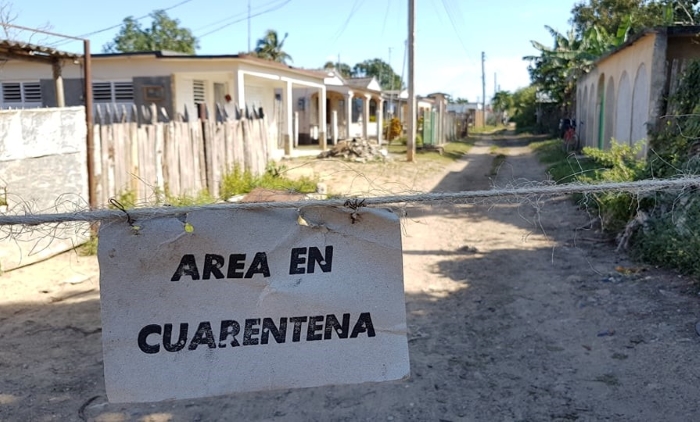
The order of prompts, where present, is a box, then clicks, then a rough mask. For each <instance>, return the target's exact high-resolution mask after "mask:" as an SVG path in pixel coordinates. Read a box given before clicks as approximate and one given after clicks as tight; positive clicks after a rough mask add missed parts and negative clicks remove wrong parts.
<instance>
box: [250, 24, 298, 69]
mask: <svg viewBox="0 0 700 422" xmlns="http://www.w3.org/2000/svg"><path fill="white" fill-rule="evenodd" d="M288 35H289V34H286V33H285V34H284V38H282V39H281V40H280V37H279V35H278V34H277V31H275V30H273V29H268V30H267V31H265V35H264V36H263V37H262V38H260V39H259V40H258V42H257V44H256V47H255V55H256V56H258V57H260V58H261V59H266V60H272V61H274V62H279V63H287V61H290V62H291V61H294V60H292V56H290V55H289V54H287V53H286V52H285V51H284V50H283V48H284V42H285V41H286V40H287V36H288Z"/></svg>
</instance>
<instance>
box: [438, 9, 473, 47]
mask: <svg viewBox="0 0 700 422" xmlns="http://www.w3.org/2000/svg"><path fill="white" fill-rule="evenodd" d="M442 7H443V8H444V9H445V13H447V17H448V18H449V19H450V24H451V25H452V29H454V31H455V35H457V39H458V40H459V43H460V44H462V48H463V49H464V52H465V53H467V54H469V49H468V48H467V44H466V43H465V42H464V40H463V39H462V36H461V35H460V34H459V31H458V30H457V25H456V24H455V16H459V17H460V18H461V15H460V14H459V10H457V11H454V10H452V9H451V6H450V5H449V3H448V2H447V0H442ZM455 12H456V13H455Z"/></svg>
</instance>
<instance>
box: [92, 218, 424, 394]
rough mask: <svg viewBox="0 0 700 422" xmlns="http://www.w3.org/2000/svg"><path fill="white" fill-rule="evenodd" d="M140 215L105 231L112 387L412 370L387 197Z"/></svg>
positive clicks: (219, 385)
mask: <svg viewBox="0 0 700 422" xmlns="http://www.w3.org/2000/svg"><path fill="white" fill-rule="evenodd" d="M300 215H302V216H303V218H299V216H300ZM134 226H135V227H131V226H130V225H129V224H127V222H126V221H114V222H110V223H106V224H103V225H102V227H101V229H100V233H99V238H100V242H99V251H98V259H99V263H100V288H101V301H102V340H103V349H104V367H105V384H106V389H107V397H108V399H109V401H111V402H117V403H121V402H145V401H160V400H168V399H185V398H195V397H206V396H215V395H223V394H230V393H236V392H244V391H261V390H271V389H279V388H297V387H313V386H323V385H332V384H353V383H362V382H380V381H390V380H398V379H403V378H406V377H408V375H409V372H410V369H409V361H408V342H407V338H406V311H405V301H404V290H403V266H402V251H401V229H400V224H399V220H398V218H397V217H396V215H394V214H393V213H392V212H391V211H388V210H383V209H367V208H362V209H360V210H359V218H351V215H350V210H348V209H338V208H329V207H324V208H308V209H303V210H301V211H298V210H292V209H276V210H271V209H268V210H256V211H240V210H239V211H219V210H216V211H212V210H206V211H198V212H193V213H190V214H189V215H187V217H184V216H183V217H181V218H176V217H159V218H153V219H148V220H139V221H136V222H135V223H134Z"/></svg>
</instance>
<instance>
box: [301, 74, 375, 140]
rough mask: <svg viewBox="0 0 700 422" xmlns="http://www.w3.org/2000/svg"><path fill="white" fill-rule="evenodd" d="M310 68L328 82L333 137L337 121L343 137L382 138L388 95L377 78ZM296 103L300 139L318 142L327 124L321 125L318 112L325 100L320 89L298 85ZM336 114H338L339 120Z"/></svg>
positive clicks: (328, 127) (328, 117)
mask: <svg viewBox="0 0 700 422" xmlns="http://www.w3.org/2000/svg"><path fill="white" fill-rule="evenodd" d="M308 72H310V73H312V74H316V75H318V76H320V77H323V80H324V84H325V86H326V100H325V101H326V110H327V114H326V120H325V133H326V134H327V135H328V136H329V137H330V135H331V134H332V133H333V125H334V124H335V125H336V132H335V133H337V136H338V138H339V139H348V138H364V139H377V140H379V139H380V138H381V132H382V131H381V129H380V128H381V127H382V124H383V120H384V119H383V117H384V112H383V107H384V99H383V98H382V89H381V86H380V85H379V82H378V81H377V80H376V79H375V78H373V77H371V78H344V77H342V76H341V75H340V74H338V72H336V71H335V70H333V69H330V70H309V71H308ZM294 104H295V106H296V110H295V113H296V116H297V117H298V122H299V142H300V143H302V144H315V143H318V141H319V136H318V134H319V133H321V132H322V130H321V129H322V128H323V127H321V128H319V121H320V119H319V117H318V112H319V106H320V104H321V103H320V101H319V95H318V92H315V91H313V90H312V89H308V88H303V87H299V88H296V89H295V90H294ZM333 115H335V116H336V121H335V122H334V121H333ZM321 126H323V124H321ZM306 134H309V135H306Z"/></svg>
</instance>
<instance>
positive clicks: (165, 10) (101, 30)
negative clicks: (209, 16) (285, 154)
mask: <svg viewBox="0 0 700 422" xmlns="http://www.w3.org/2000/svg"><path fill="white" fill-rule="evenodd" d="M191 1H192V0H182V1H181V2H179V3H176V4H174V5H172V6H170V7H166V8H165V9H159V10H162V11H164V12H167V11H168V10H172V9H174V8H176V7H180V6H182V5H184V4H187V3H189V2H191ZM149 16H151V14H150V13H149V14H147V15H143V16H139V17H138V18H134V20H135V21H140V20H142V19H146V18H147V17H149ZM122 24H123V22H121V23H119V24H117V25H112V26H108V27H106V28H102V29H99V30H97V31H93V32H88V33H87V34H81V35H78V36H77V37H76V38H87V37H89V36H91V35H96V34H101V33H103V32H106V31H109V30H111V29H115V28H119V27H120V26H122ZM71 41H72V40H63V41H58V42H56V43H53V46H54V47H58V46H61V45H63V44H66V43H68V42H71Z"/></svg>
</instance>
